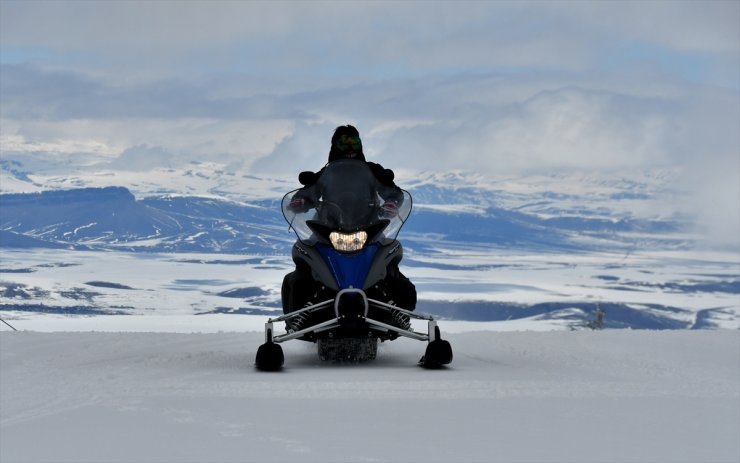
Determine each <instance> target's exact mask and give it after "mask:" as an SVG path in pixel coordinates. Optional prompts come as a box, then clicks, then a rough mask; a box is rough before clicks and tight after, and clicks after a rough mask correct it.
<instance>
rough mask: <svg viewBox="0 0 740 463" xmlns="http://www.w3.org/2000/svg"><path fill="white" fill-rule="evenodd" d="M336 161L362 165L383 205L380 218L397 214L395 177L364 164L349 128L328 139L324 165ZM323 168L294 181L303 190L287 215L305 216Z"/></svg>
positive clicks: (356, 135) (355, 135) (355, 133)
mask: <svg viewBox="0 0 740 463" xmlns="http://www.w3.org/2000/svg"><path fill="white" fill-rule="evenodd" d="M340 159H357V160H360V161H365V163H366V164H367V166H368V167H369V168H370V170H371V171H372V173H373V175H374V176H375V179H376V180H377V182H378V185H377V188H376V189H377V191H378V194H380V196H381V198H383V200H384V201H385V202H384V203H383V205H382V206H381V208H382V212H383V216H384V217H386V218H393V217H395V216H396V215H397V214H398V208H399V207H400V206H401V203H402V202H403V192H402V191H401V189H400V188H399V187H398V186H397V185H396V184H395V183H394V182H393V179H394V178H395V174H394V173H393V171H392V170H390V169H384V168H383V166H381V165H380V164H377V163H374V162H367V161H366V160H365V154H364V153H363V152H362V140H361V139H360V133H359V132H358V131H357V129H356V128H355V127H353V126H351V125H341V126H339V127H337V128H336V129H335V130H334V135H333V136H332V137H331V149H330V150H329V161H328V162H327V165H328V164H329V163H331V162H334V161H337V160H340ZM325 167H326V166H324V168H325ZM324 168H322V169H321V170H320V171H318V172H311V171H305V172H301V174H300V175H299V176H298V181H299V182H300V183H301V184H302V185H304V188H302V189H301V190H300V191H298V193H296V194H295V195H294V196H293V199H292V200H291V201H290V204H288V209H289V210H290V211H292V212H296V213H298V212H306V211H307V210H309V209H311V208H313V207H315V206H316V203H317V201H318V196H320V194H318V192H316V191H315V187H314V185H316V184H317V182H318V181H319V178H320V177H321V174H323V173H324Z"/></svg>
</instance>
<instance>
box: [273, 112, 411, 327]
mask: <svg viewBox="0 0 740 463" xmlns="http://www.w3.org/2000/svg"><path fill="white" fill-rule="evenodd" d="M342 159H357V160H360V161H364V162H366V163H367V166H368V167H369V168H370V170H371V171H372V173H373V175H374V176H375V179H376V185H375V186H376V190H377V192H378V194H379V195H380V197H381V198H382V199H383V201H384V203H383V205H382V206H381V214H382V215H383V217H385V218H393V217H395V216H396V215H398V208H399V207H400V206H401V204H402V202H403V191H402V190H401V189H400V188H399V187H398V186H397V185H396V184H395V183H394V182H393V179H394V177H395V175H394V173H393V171H392V170H390V169H385V168H383V166H381V165H380V164H377V163H374V162H368V161H366V160H365V155H364V153H363V152H362V140H361V139H360V133H359V132H358V131H357V129H356V128H355V127H353V126H351V125H342V126H339V127H337V128H336V129H335V130H334V135H333V136H332V138H331V149H330V151H329V161H328V162H327V165H328V164H329V163H332V162H334V161H338V160H342ZM325 167H326V166H325ZM323 172H324V168H322V169H321V170H320V171H318V172H315V173H314V172H310V171H306V172H301V174H300V175H299V176H298V181H299V182H300V183H301V184H302V185H304V187H303V188H301V189H300V190H299V191H298V192H297V193H296V194H295V195H294V196H293V198H292V199H291V201H290V204H289V205H288V209H289V210H290V211H292V212H295V213H300V212H306V211H308V210H309V209H311V208H313V207H315V206H316V204H317V202H318V197H319V196H320V193H319V192H317V191H316V190H317V188H318V186H319V184H320V183H321V182H319V179H320V177H321V174H322V173H323ZM315 283H316V282H315V281H314V279H313V277H312V276H311V270H310V269H308V268H302V267H301V266H298V265H296V270H295V271H293V272H291V273H289V274H287V275H286V276H285V278H284V279H283V286H282V301H283V311H284V312H286V313H287V312H288V311H294V310H298V309H300V308H301V307H303V306H305V305H308V304H314V303H317V302H321V300H320V299H322V297H321V295H320V292H321V289H320V288H316V286H317V285H316V284H315ZM376 292H377V293H378V294H374V293H376ZM368 296H370V297H373V298H378V299H381V298H382V299H385V300H388V301H390V302H392V303H394V304H396V305H397V306H399V307H401V308H404V309H407V310H414V308H415V307H416V288H415V287H414V285H413V283H411V281H410V280H409V279H408V278H406V277H405V276H404V275H403V274H402V273H401V271H400V270H399V268H398V263H397V262H396V263H394V264H393V265H391V266H390V267H389V268H388V274H387V277H386V278H385V280H383V283H382V285H376V286H375V287H373V288H370V289H369V290H368Z"/></svg>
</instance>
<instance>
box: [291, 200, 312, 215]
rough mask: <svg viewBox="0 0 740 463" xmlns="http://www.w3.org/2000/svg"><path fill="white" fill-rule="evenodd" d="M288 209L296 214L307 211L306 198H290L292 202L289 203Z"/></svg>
mask: <svg viewBox="0 0 740 463" xmlns="http://www.w3.org/2000/svg"><path fill="white" fill-rule="evenodd" d="M288 210H289V211H290V212H294V213H296V214H298V213H301V212H306V211H307V210H308V207H306V200H305V199H304V198H296V197H294V198H293V199H291V200H290V203H288Z"/></svg>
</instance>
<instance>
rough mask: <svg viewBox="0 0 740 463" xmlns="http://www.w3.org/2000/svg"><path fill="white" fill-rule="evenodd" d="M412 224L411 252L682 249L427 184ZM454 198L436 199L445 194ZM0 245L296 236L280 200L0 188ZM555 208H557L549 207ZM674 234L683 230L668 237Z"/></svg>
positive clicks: (260, 241) (203, 248) (141, 246)
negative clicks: (488, 248)
mask: <svg viewBox="0 0 740 463" xmlns="http://www.w3.org/2000/svg"><path fill="white" fill-rule="evenodd" d="M411 193H412V194H413V195H415V196H417V197H418V198H420V199H421V201H422V202H419V200H418V199H417V202H416V204H417V208H416V209H415V211H414V212H413V213H412V218H411V220H409V222H408V224H407V226H406V228H405V230H404V232H403V233H404V235H403V236H404V243H405V244H406V245H407V246H408V247H409V248H411V249H417V250H428V249H429V248H430V246H439V245H440V244H443V245H449V246H455V245H463V244H464V245H471V244H481V245H488V246H502V247H504V246H516V247H519V248H526V249H572V250H594V249H599V248H601V249H613V248H619V247H624V246H634V241H635V239H634V236H635V235H636V234H640V235H641V236H642V238H641V240H642V243H643V245H648V244H651V245H659V246H663V247H665V246H674V247H675V246H683V245H685V242H684V241H682V239H681V237H680V235H679V232H680V231H681V228H682V224H681V223H680V222H678V221H676V220H673V219H662V220H658V219H640V218H632V217H626V218H619V219H606V218H603V217H601V216H598V215H597V216H593V215H588V214H584V213H583V212H581V214H580V215H574V214H572V213H570V212H565V213H566V214H567V215H563V216H560V217H547V216H545V217H543V216H542V215H538V214H536V213H532V212H523V211H522V210H514V209H507V208H505V207H500V206H496V205H495V204H486V203H482V204H481V203H479V204H476V205H474V207H473V206H471V205H470V200H471V198H475V197H478V198H481V197H488V196H490V193H489V192H487V191H483V190H475V189H473V188H466V189H464V190H459V189H450V188H448V187H445V186H444V185H425V186H424V187H423V188H419V190H418V191H414V190H412V191H411ZM442 198H444V200H445V201H446V202H447V203H446V204H443V205H439V204H434V203H430V201H433V200H435V199H442ZM0 207H1V209H2V214H1V215H2V217H1V218H0V231H1V232H2V235H0V246H2V247H60V246H62V247H89V248H95V249H127V250H132V251H151V252H215V253H220V252H228V253H253V254H254V253H274V252H287V251H288V249H289V246H290V245H291V243H292V241H293V238H292V236H291V235H288V234H286V233H285V230H286V229H287V224H286V223H285V222H284V221H283V218H282V215H281V213H280V212H279V202H278V199H277V198H274V199H259V200H254V201H250V202H240V201H233V200H229V199H226V198H222V197H201V196H186V195H172V194H167V195H155V196H149V197H144V198H141V199H137V198H135V197H134V195H133V194H132V193H131V192H130V191H129V190H128V189H127V188H124V187H104V188H77V189H69V190H51V191H43V192H40V193H16V194H4V195H0ZM550 212H551V213H552V210H551V211H550ZM671 234H674V235H675V236H670V235H671Z"/></svg>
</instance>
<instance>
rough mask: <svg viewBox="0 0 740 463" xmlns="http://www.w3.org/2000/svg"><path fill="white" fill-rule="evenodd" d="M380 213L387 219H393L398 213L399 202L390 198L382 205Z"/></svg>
mask: <svg viewBox="0 0 740 463" xmlns="http://www.w3.org/2000/svg"><path fill="white" fill-rule="evenodd" d="M380 215H381V216H383V217H385V218H386V219H392V218H394V217H396V216H397V215H398V203H397V202H395V201H393V200H392V199H389V200H388V201H386V202H384V203H383V205H382V206H381V212H380Z"/></svg>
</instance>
